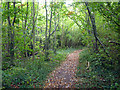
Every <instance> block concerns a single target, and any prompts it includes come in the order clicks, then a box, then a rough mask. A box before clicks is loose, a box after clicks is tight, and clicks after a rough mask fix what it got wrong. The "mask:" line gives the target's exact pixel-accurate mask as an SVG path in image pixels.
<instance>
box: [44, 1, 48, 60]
mask: <svg viewBox="0 0 120 90" xmlns="http://www.w3.org/2000/svg"><path fill="white" fill-rule="evenodd" d="M45 9H46V31H45V61H48V51H47V47H48V40H47V30H48V15H47V1H46V0H45Z"/></svg>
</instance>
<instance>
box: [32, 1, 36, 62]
mask: <svg viewBox="0 0 120 90" xmlns="http://www.w3.org/2000/svg"><path fill="white" fill-rule="evenodd" d="M34 3H35V1H34V0H33V53H32V54H33V60H34V59H35V54H34V53H35V7H34Z"/></svg>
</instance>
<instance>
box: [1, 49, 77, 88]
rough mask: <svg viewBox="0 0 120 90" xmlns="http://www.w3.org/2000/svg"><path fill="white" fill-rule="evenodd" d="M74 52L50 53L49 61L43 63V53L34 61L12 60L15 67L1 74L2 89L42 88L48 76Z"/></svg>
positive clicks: (59, 51)
mask: <svg viewBox="0 0 120 90" xmlns="http://www.w3.org/2000/svg"><path fill="white" fill-rule="evenodd" d="M74 50H76V49H73V48H68V49H60V50H58V51H57V54H56V55H55V54H54V53H52V52H51V53H50V54H49V58H50V61H44V59H45V57H44V53H41V54H39V55H38V56H36V59H35V60H34V61H33V60H32V59H26V60H19V59H17V60H14V63H15V66H13V67H11V68H9V69H7V70H4V71H3V72H2V74H3V75H2V78H3V82H2V84H3V88H43V87H44V84H45V80H46V78H47V76H48V74H49V73H50V72H51V71H53V70H54V69H55V67H57V66H58V65H60V63H61V62H62V61H64V60H65V58H66V55H67V54H69V53H71V52H73V51H74ZM7 64H8V63H7Z"/></svg>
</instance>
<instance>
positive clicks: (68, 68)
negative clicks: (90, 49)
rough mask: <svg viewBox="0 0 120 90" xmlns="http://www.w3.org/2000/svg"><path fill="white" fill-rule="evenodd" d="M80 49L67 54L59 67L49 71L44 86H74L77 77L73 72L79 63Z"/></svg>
mask: <svg viewBox="0 0 120 90" xmlns="http://www.w3.org/2000/svg"><path fill="white" fill-rule="evenodd" d="M81 51H82V50H77V51H74V52H73V53H71V54H69V55H68V56H67V59H66V61H64V62H63V63H62V64H61V66H60V67H58V68H56V69H55V70H54V71H53V72H52V73H50V75H49V78H48V79H47V80H46V83H45V87H44V88H74V85H75V83H76V82H77V78H76V77H75V75H76V74H75V72H76V70H77V68H76V67H77V65H78V63H79V53H80V52H81Z"/></svg>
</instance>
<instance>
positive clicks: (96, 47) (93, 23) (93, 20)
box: [85, 2, 98, 51]
mask: <svg viewBox="0 0 120 90" xmlns="http://www.w3.org/2000/svg"><path fill="white" fill-rule="evenodd" d="M85 5H86V7H87V10H88V13H89V16H90V19H91V23H92V27H93V33H94V37H95V50H96V51H98V45H97V32H96V25H95V17H94V14H91V11H90V9H89V7H88V3H87V2H85Z"/></svg>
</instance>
